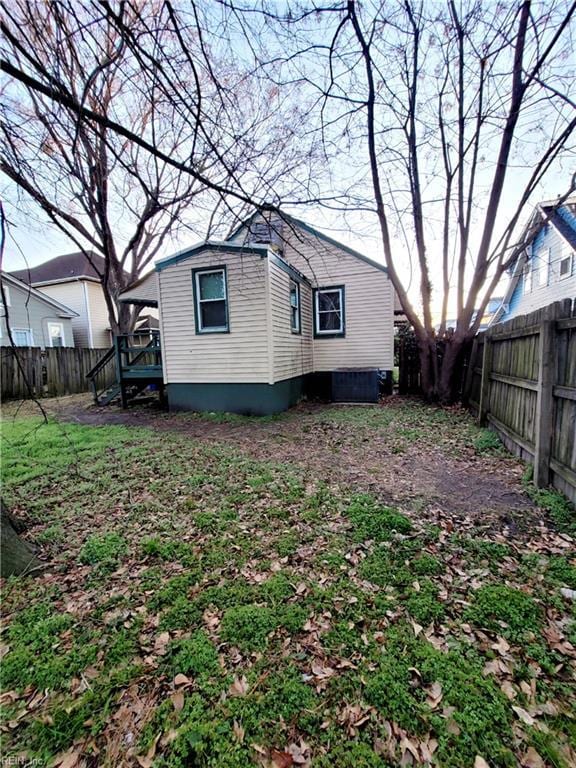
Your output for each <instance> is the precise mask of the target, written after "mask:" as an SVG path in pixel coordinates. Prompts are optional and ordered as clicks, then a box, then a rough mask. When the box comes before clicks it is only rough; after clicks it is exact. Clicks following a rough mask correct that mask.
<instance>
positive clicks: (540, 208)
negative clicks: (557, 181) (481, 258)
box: [490, 197, 576, 325]
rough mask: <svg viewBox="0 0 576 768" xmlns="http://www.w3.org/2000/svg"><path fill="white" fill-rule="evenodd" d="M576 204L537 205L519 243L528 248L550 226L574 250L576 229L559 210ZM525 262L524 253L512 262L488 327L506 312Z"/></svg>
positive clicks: (575, 199)
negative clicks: (523, 243)
mask: <svg viewBox="0 0 576 768" xmlns="http://www.w3.org/2000/svg"><path fill="white" fill-rule="evenodd" d="M575 204H576V197H569V198H567V199H566V200H564V202H563V203H562V204H561V205H560V206H558V203H557V202H556V201H554V200H547V201H545V202H542V203H539V204H538V205H537V206H536V207H535V208H534V211H533V212H532V215H531V216H530V218H529V219H528V221H527V223H526V226H525V227H524V229H523V230H522V235H521V237H520V238H519V242H520V243H522V242H523V240H526V242H525V245H526V247H528V246H529V245H530V243H532V241H533V240H534V239H535V238H536V236H537V235H538V233H539V232H540V230H541V229H542V227H543V226H544V225H545V224H550V225H551V226H552V227H554V229H555V230H556V231H557V232H558V234H559V235H560V236H561V237H562V238H563V239H564V240H565V241H566V242H567V243H568V245H569V246H570V247H571V248H574V249H575V250H576V227H575V226H574V224H573V223H571V222H570V221H569V220H568V219H565V218H564V217H563V216H562V214H561V210H562V209H563V208H564V209H566V210H568V207H569V206H571V207H573V206H574V205H575ZM538 221H540V222H541V225H542V226H540V227H538V229H536V230H535V231H533V232H532V234H531V236H530V237H528V235H529V233H530V232H531V230H533V229H534V225H535V224H537V223H538ZM524 262H525V253H522V254H521V255H520V256H518V258H517V259H516V261H515V262H514V264H513V266H512V277H511V278H510V283H509V284H508V289H507V291H506V295H505V296H504V298H503V299H502V303H501V304H500V306H499V307H498V309H497V310H496V312H495V313H494V316H493V318H492V320H491V321H490V325H494V324H495V323H497V322H498V320H499V319H500V317H501V316H502V314H503V312H504V311H505V310H506V307H507V306H508V305H509V304H510V301H511V299H512V295H513V294H514V291H515V290H516V286H517V285H518V281H519V280H520V277H521V275H522V269H523V267H524Z"/></svg>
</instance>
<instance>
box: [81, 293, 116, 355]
mask: <svg viewBox="0 0 576 768" xmlns="http://www.w3.org/2000/svg"><path fill="white" fill-rule="evenodd" d="M83 282H84V284H85V285H86V291H87V294H88V312H89V317H90V326H91V328H92V346H93V347H96V348H100V347H109V346H110V345H111V343H112V337H111V334H110V320H109V317H108V305H107V304H106V299H105V298H104V291H103V290H102V286H101V285H100V283H92V282H89V281H88V280H85V281H83Z"/></svg>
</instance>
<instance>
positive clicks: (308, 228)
mask: <svg viewBox="0 0 576 768" xmlns="http://www.w3.org/2000/svg"><path fill="white" fill-rule="evenodd" d="M259 215H261V214H260V212H259V211H254V213H253V214H251V215H250V216H249V217H248V218H247V219H245V220H244V221H242V222H241V223H240V224H239V225H238V226H237V227H236V228H235V229H234V230H233V231H232V232H231V233H230V234H229V235H228V237H227V238H226V239H227V240H232V238H234V237H236V235H237V234H238V233H239V232H240V231H241V230H242V228H243V227H246V226H249V225H250V223H251V222H252V220H253V219H254V218H255V217H256V216H259ZM277 215H278V216H279V217H280V218H281V219H282V221H284V222H286V223H288V224H293V225H294V226H296V227H300V228H301V229H303V230H304V231H305V232H308V234H310V235H313V236H314V237H317V238H318V239H319V240H323V241H324V242H325V243H329V244H330V245H335V246H336V247H337V248H340V249H341V250H343V251H346V253H349V254H350V255H351V256H355V257H356V258H357V259H360V260H361V261H365V262H366V263H367V264H370V265H371V266H373V267H376V268H377V269H380V270H382V272H388V269H387V268H386V267H385V266H384V264H381V263H380V262H379V261H374V259H371V258H370V257H368V256H365V255H364V254H363V253H360V251H356V250H355V249H354V248H350V246H348V245H344V243H341V242H339V241H338V240H335V239H334V238H333V237H330V235H327V234H325V233H324V232H322V231H321V230H319V229H316V227H313V226H312V225H311V224H307V223H306V222H305V221H302V219H297V218H296V217H295V216H291V215H290V214H289V213H284V212H283V211H282V212H278V214H277Z"/></svg>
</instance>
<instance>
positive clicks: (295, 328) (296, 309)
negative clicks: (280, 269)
mask: <svg viewBox="0 0 576 768" xmlns="http://www.w3.org/2000/svg"><path fill="white" fill-rule="evenodd" d="M290 328H291V329H292V333H300V286H299V285H298V283H297V282H296V281H294V280H290Z"/></svg>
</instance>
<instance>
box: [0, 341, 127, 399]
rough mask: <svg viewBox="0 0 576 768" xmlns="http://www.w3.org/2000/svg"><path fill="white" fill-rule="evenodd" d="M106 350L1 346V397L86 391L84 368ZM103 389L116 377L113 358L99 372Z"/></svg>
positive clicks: (91, 365)
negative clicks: (110, 362)
mask: <svg viewBox="0 0 576 768" xmlns="http://www.w3.org/2000/svg"><path fill="white" fill-rule="evenodd" d="M107 351H108V350H106V349H82V348H77V347H53V348H49V349H40V348H39V347H16V348H14V349H13V348H12V347H1V348H0V381H1V393H2V399H3V400H8V399H12V398H18V399H25V398H29V397H54V396H59V395H73V394H76V393H77V392H87V391H88V390H89V389H90V386H89V382H88V380H87V378H86V374H87V373H88V371H89V370H90V369H91V368H93V367H94V366H95V365H96V363H97V362H98V360H100V358H101V357H102V356H103V355H104V354H105V353H106V352H107ZM99 378H100V379H101V380H99V381H98V385H99V386H100V387H101V388H102V389H104V388H105V387H106V386H108V385H109V384H112V383H113V382H114V381H115V380H116V366H115V361H114V360H113V361H112V364H111V365H109V366H107V367H106V368H104V369H103V371H102V372H101V373H100V374H99Z"/></svg>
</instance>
